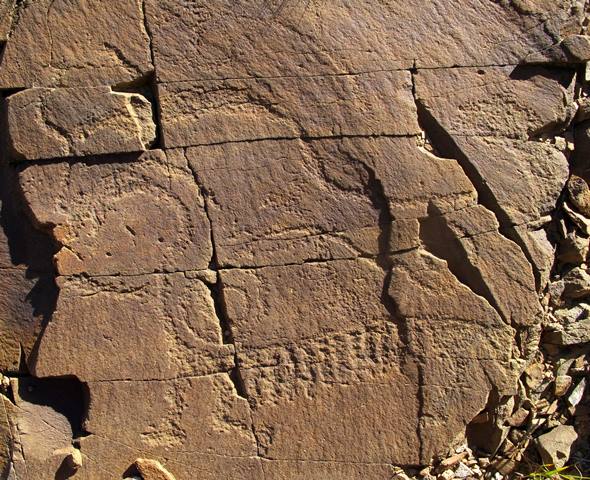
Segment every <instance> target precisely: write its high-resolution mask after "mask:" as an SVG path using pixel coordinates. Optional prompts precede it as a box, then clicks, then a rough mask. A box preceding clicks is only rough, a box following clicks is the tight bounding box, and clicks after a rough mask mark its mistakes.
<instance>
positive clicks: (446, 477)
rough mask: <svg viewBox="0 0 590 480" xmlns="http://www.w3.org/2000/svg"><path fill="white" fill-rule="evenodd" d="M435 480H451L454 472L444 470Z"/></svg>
mask: <svg viewBox="0 0 590 480" xmlns="http://www.w3.org/2000/svg"><path fill="white" fill-rule="evenodd" d="M436 478H437V479H438V480H452V479H453V478H455V472H453V471H452V470H445V471H444V472H442V473H441V474H439V475H438V477H436Z"/></svg>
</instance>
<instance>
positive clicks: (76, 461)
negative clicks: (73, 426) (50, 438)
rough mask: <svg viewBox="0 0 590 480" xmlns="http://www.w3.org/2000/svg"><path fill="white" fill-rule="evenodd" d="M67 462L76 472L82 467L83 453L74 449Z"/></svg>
mask: <svg viewBox="0 0 590 480" xmlns="http://www.w3.org/2000/svg"><path fill="white" fill-rule="evenodd" d="M66 460H67V462H68V467H70V468H71V469H72V470H74V471H75V470H78V469H79V468H80V467H82V453H81V452H80V450H79V449H77V448H73V447H72V449H71V451H70V454H69V455H68V456H67V457H66Z"/></svg>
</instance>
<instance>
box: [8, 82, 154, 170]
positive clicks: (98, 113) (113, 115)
mask: <svg viewBox="0 0 590 480" xmlns="http://www.w3.org/2000/svg"><path fill="white" fill-rule="evenodd" d="M7 109H8V126H9V128H8V135H9V139H10V149H11V153H12V155H13V156H14V157H15V159H17V160H42V159H49V158H59V157H73V156H84V155H101V154H107V153H127V152H141V151H143V150H147V149H148V148H149V147H150V145H151V144H152V143H153V142H154V140H155V137H156V126H155V124H154V121H153V119H152V107H151V104H150V103H149V102H148V101H147V100H146V99H145V97H143V96H142V95H139V94H135V93H121V92H113V91H111V89H110V88H109V87H94V88H83V89H82V88H57V89H49V88H31V89H28V90H25V91H23V92H19V93H16V94H14V95H11V96H10V97H9V98H8V99H7Z"/></svg>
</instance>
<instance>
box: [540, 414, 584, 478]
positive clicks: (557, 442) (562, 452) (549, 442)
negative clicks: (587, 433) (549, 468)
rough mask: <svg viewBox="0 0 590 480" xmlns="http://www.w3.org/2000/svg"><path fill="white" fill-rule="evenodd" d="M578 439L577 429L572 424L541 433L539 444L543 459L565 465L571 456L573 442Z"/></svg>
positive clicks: (550, 463)
mask: <svg viewBox="0 0 590 480" xmlns="http://www.w3.org/2000/svg"><path fill="white" fill-rule="evenodd" d="M577 439H578V435H577V434H576V430H575V429H574V427H572V426H570V425H560V426H559V427H555V428H554V429H553V430H551V431H550V432H548V433H546V434H544V435H541V436H540V437H539V441H538V444H537V448H538V450H539V453H540V454H541V456H542V457H543V461H544V462H545V463H547V464H549V465H555V466H556V467H558V468H559V467H563V465H564V464H565V463H566V462H567V460H568V458H569V456H570V450H571V448H572V444H573V443H574V442H575V441H576V440H577Z"/></svg>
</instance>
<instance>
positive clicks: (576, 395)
mask: <svg viewBox="0 0 590 480" xmlns="http://www.w3.org/2000/svg"><path fill="white" fill-rule="evenodd" d="M585 389H586V379H585V378H583V379H582V380H580V383H578V384H577V385H576V386H575V388H574V389H573V390H572V393H571V394H570V396H569V397H568V399H567V403H569V404H570V406H572V407H576V406H577V405H578V404H579V403H580V401H581V400H582V397H583V396H584V390H585Z"/></svg>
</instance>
